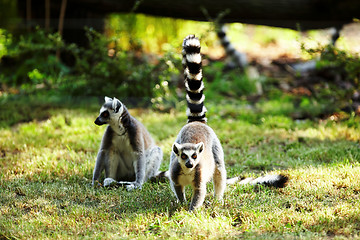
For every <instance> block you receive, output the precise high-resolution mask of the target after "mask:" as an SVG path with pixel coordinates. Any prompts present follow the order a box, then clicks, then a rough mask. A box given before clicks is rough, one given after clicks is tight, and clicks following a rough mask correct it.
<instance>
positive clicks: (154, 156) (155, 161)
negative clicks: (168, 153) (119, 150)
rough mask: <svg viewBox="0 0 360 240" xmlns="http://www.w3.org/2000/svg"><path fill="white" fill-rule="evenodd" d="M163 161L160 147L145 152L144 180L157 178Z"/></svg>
mask: <svg viewBox="0 0 360 240" xmlns="http://www.w3.org/2000/svg"><path fill="white" fill-rule="evenodd" d="M162 159H163V152H162V150H161V148H160V147H158V146H154V147H152V148H150V149H149V150H147V151H146V175H145V177H146V179H145V181H146V180H148V179H150V178H152V177H155V176H157V175H158V174H159V173H160V172H159V168H160V164H161V161H162Z"/></svg>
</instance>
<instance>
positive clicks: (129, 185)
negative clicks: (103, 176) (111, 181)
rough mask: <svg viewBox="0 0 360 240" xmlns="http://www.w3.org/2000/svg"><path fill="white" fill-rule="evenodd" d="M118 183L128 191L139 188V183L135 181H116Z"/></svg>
mask: <svg viewBox="0 0 360 240" xmlns="http://www.w3.org/2000/svg"><path fill="white" fill-rule="evenodd" d="M118 184H120V185H123V186H125V188H126V190H128V191H132V190H134V189H141V184H140V183H137V182H118Z"/></svg>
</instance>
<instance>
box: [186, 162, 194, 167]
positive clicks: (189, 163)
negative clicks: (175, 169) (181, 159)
mask: <svg viewBox="0 0 360 240" xmlns="http://www.w3.org/2000/svg"><path fill="white" fill-rule="evenodd" d="M185 166H186V167H187V168H192V167H193V166H194V165H193V164H192V163H191V162H186V163H185Z"/></svg>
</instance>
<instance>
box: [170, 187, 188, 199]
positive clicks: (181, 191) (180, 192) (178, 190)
mask: <svg viewBox="0 0 360 240" xmlns="http://www.w3.org/2000/svg"><path fill="white" fill-rule="evenodd" d="M171 188H172V190H173V192H174V193H175V195H176V198H177V200H178V201H179V202H180V203H186V197H185V187H184V186H182V185H175V183H174V182H171Z"/></svg>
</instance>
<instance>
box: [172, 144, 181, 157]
mask: <svg viewBox="0 0 360 240" xmlns="http://www.w3.org/2000/svg"><path fill="white" fill-rule="evenodd" d="M179 148H180V145H179V144H178V143H174V144H173V147H172V150H173V152H174V153H175V154H176V155H178V156H179Z"/></svg>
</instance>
